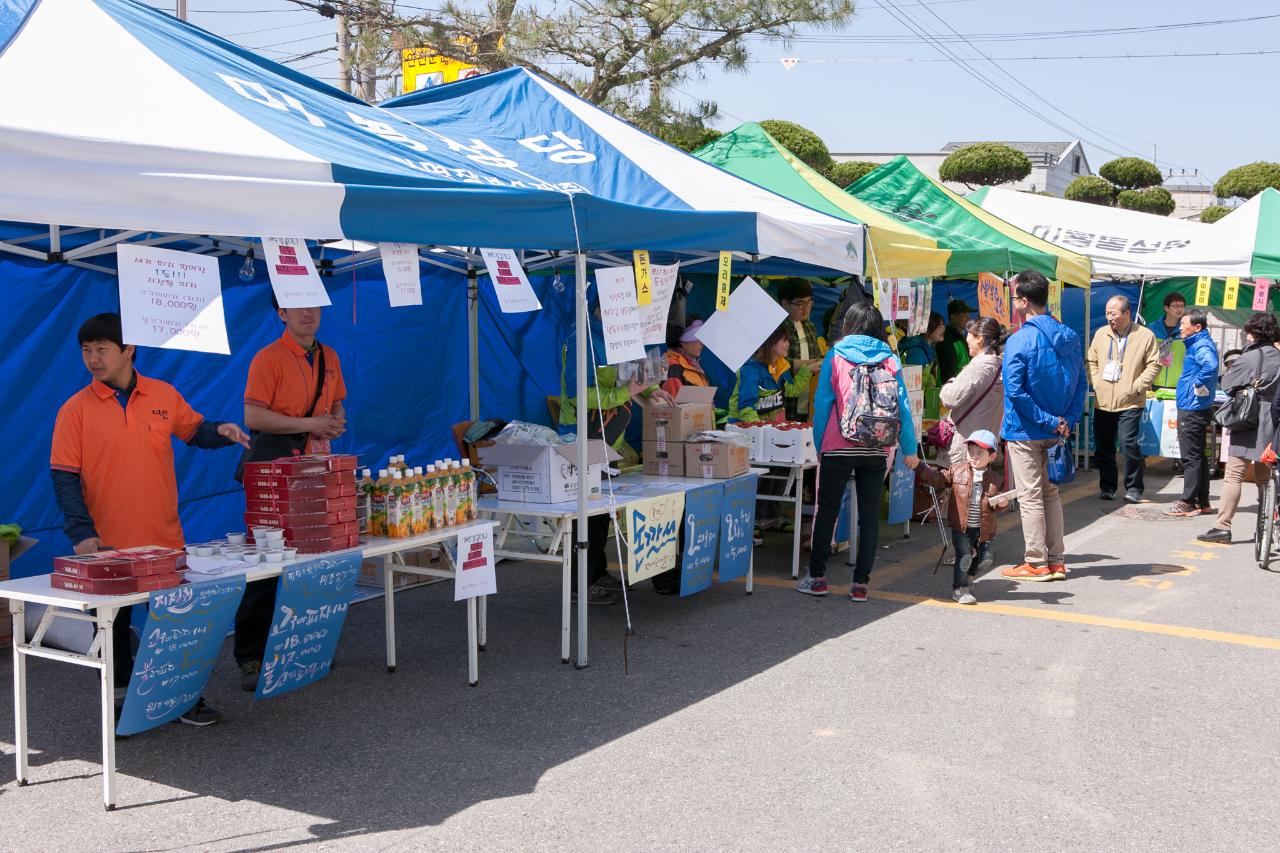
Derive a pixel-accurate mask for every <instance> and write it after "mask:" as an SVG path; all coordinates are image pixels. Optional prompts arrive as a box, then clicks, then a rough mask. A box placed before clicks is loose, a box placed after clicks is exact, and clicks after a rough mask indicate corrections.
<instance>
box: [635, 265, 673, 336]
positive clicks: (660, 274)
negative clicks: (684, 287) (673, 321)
mask: <svg viewBox="0 0 1280 853" xmlns="http://www.w3.org/2000/svg"><path fill="white" fill-rule="evenodd" d="M679 278H680V265H679V264H668V265H662V264H653V265H651V266H650V267H649V283H650V287H651V293H652V298H651V299H650V300H649V304H648V305H639V306H638V308H639V310H640V322H641V323H642V324H643V332H644V345H645V346H651V345H653V344H665V343H666V342H667V317H668V315H669V314H670V313H671V297H672V296H674V295H675V292H676V282H677V281H678V280H679Z"/></svg>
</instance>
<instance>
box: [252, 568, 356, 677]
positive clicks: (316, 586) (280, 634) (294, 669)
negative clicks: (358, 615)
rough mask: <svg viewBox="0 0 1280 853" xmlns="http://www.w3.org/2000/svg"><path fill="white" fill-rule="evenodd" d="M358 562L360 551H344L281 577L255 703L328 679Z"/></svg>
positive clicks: (353, 585)
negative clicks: (257, 700)
mask: <svg viewBox="0 0 1280 853" xmlns="http://www.w3.org/2000/svg"><path fill="white" fill-rule="evenodd" d="M360 561H361V556H360V552H359V551H347V552H344V553H341V554H337V555H334V556H329V557H317V558H316V559H314V560H306V561H304V562H300V563H294V564H292V565H288V566H285V567H284V569H283V571H281V572H280V581H279V586H278V587H277V588H276V610H275V616H274V617H273V618H272V620H271V630H270V631H268V632H267V650H266V652H265V653H264V654H263V656H262V677H261V678H259V679H258V689H257V690H256V691H255V692H254V698H255V699H268V698H270V697H272V696H282V695H284V694H285V693H289V692H290V691H293V690H297V689H298V688H299V687H304V686H306V685H308V684H310V683H311V682H313V681H319V680H320V679H322V678H324V677H325V676H327V675H328V674H329V668H330V667H331V666H332V665H333V653H334V652H335V651H336V650H337V648H338V638H339V637H340V636H341V635H342V624H343V622H344V621H345V620H346V618H347V606H348V605H349V604H350V603H351V590H352V589H353V588H354V587H355V585H356V578H358V577H359V576H360Z"/></svg>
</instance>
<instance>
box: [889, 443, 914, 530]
mask: <svg viewBox="0 0 1280 853" xmlns="http://www.w3.org/2000/svg"><path fill="white" fill-rule="evenodd" d="M902 460H903V456H902V454H901V453H898V454H896V456H895V457H894V460H893V470H892V471H891V472H890V474H889V523H890V524H900V523H901V522H904V521H906V520H907V519H909V518H911V508H912V503H913V501H914V499H915V485H916V472H914V471H912V470H911V469H910V468H908V467H907V466H906V463H905V462H903V461H902Z"/></svg>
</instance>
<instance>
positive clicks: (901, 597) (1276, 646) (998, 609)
mask: <svg viewBox="0 0 1280 853" xmlns="http://www.w3.org/2000/svg"><path fill="white" fill-rule="evenodd" d="M755 582H756V583H757V584H758V585H760V586H769V587H777V588H779V589H791V588H792V587H793V584H792V582H791V581H789V580H786V579H783V578H761V577H757V578H756V579H755ZM869 595H870V596H871V597H872V598H880V599H884V600H886V601H898V602H901V603H903V604H927V605H929V606H930V607H945V608H948V609H951V610H959V611H968V612H971V613H998V614H1000V615H1002V616H1022V617H1025V618H1028V619H1044V620H1046V621H1049V622H1070V623H1073V624H1076V625H1093V626H1095V627H1099V628H1115V629H1117V630H1121V631H1137V632H1139V633H1143V634H1162V635H1164V636H1166V637H1184V638H1187V639H1192V640H1207V641H1209V642H1211V643H1228V644H1230V645H1235V646H1251V647H1252V648H1255V649H1271V650H1273V651H1280V638H1276V637H1256V636H1253V635H1251V634H1232V633H1230V632H1228V631H1211V630H1209V629H1207V628H1188V627H1186V626H1183V625H1162V624H1160V623H1158V622H1139V621H1137V620H1134V619H1115V618H1112V617H1110V616H1093V615H1091V614H1088V613H1067V612H1062V611H1056V610H1041V609H1039V608H1034V607H1018V606H1016V605H1011V604H987V603H979V604H956V603H955V602H954V601H945V600H943V599H941V598H930V597H928V596H924V595H908V594H906V593H903V592H884V591H881V590H872V591H871V592H870V593H869Z"/></svg>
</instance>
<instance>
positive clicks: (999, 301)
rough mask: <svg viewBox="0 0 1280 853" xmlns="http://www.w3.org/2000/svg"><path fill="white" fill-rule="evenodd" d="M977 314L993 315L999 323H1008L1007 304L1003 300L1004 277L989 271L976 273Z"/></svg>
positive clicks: (982, 315)
mask: <svg viewBox="0 0 1280 853" xmlns="http://www.w3.org/2000/svg"><path fill="white" fill-rule="evenodd" d="M978 316H980V317H993V318H995V319H996V320H999V321H1000V325H1002V326H1007V325H1009V306H1008V303H1007V302H1006V301H1005V287H1004V279H1002V278H1001V277H1000V276H998V275H992V274H991V273H989V272H983V273H978Z"/></svg>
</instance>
